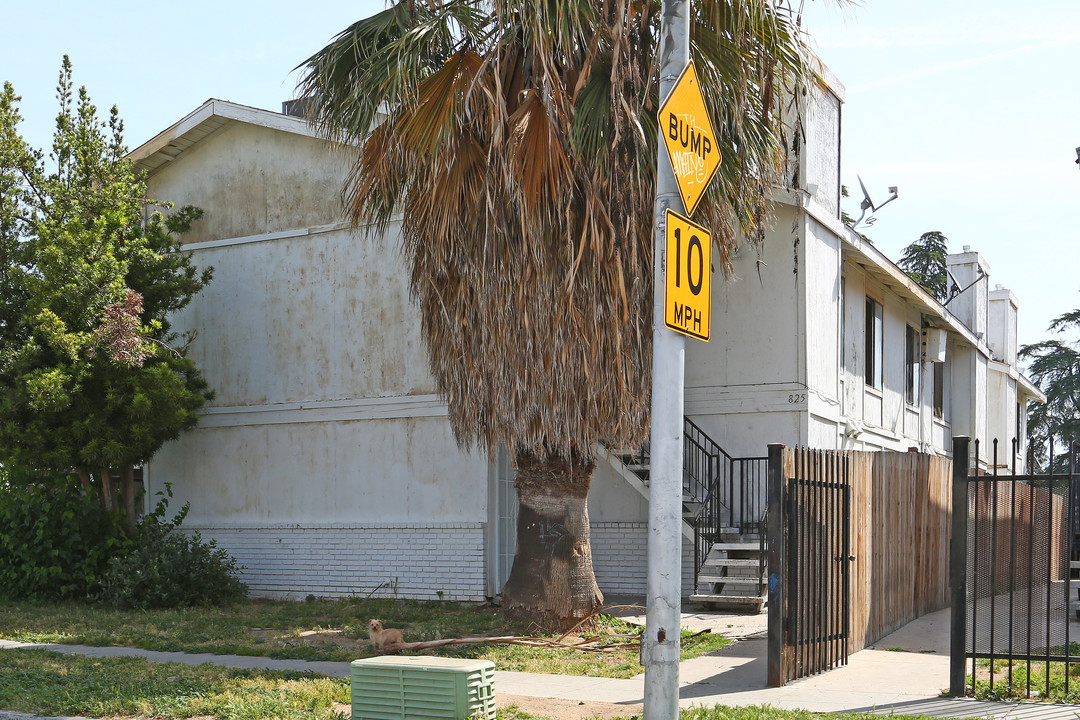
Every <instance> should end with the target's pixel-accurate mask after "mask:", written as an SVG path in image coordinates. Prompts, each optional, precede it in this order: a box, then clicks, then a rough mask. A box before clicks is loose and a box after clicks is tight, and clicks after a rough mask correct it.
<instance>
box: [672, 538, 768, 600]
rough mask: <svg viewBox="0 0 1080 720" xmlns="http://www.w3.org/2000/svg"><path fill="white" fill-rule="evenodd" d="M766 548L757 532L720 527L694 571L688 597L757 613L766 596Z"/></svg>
mask: <svg viewBox="0 0 1080 720" xmlns="http://www.w3.org/2000/svg"><path fill="white" fill-rule="evenodd" d="M767 552H768V548H766V547H765V546H764V544H763V543H762V542H761V536H760V535H756V534H751V533H740V532H739V530H738V528H724V529H723V530H722V531H721V534H720V538H719V540H718V542H716V543H714V544H713V546H712V549H711V550H710V551H709V554H708V556H707V557H706V558H705V562H704V563H703V564H702V566H701V570H700V571H699V572H698V578H697V588H696V592H695V593H694V594H693V595H691V596H690V600H691V601H693V602H700V603H704V604H705V605H706V606H708V607H709V608H710V609H714V610H731V611H733V612H746V613H760V612H761V610H762V608H763V607H764V606H765V601H766V599H767V598H768V585H767V578H766V574H767V572H768V569H767V560H768V558H767V557H765V553H767Z"/></svg>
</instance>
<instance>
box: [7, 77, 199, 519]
mask: <svg viewBox="0 0 1080 720" xmlns="http://www.w3.org/2000/svg"><path fill="white" fill-rule="evenodd" d="M57 97H58V99H59V102H60V112H59V114H58V116H57V120H56V130H55V133H54V139H53V147H52V152H51V154H50V155H49V163H48V164H49V166H50V167H49V169H47V168H46V161H45V158H44V154H43V153H42V152H41V151H38V150H34V149H32V148H30V147H29V146H28V145H27V144H26V142H25V141H24V140H23V138H22V137H21V136H20V134H19V123H20V122H21V117H20V115H19V112H18V102H19V99H20V98H19V97H18V96H17V95H16V94H15V91H14V89H13V88H12V86H11V85H10V84H9V83H5V85H4V90H3V93H2V95H0V290H2V291H3V300H2V301H0V463H5V462H7V463H14V464H17V465H20V466H22V467H24V468H27V469H29V470H31V471H34V472H37V473H40V474H47V473H68V472H71V473H75V474H77V475H78V477H79V478H80V480H81V481H82V486H83V488H84V490H85V491H86V492H89V493H96V494H97V495H98V497H99V498H100V501H101V506H102V508H103V509H104V510H105V511H109V512H111V511H116V510H123V511H124V512H125V514H126V516H127V521H128V523H129V525H130V526H133V524H134V520H135V517H134V516H135V502H136V498H135V488H134V483H133V473H134V467H135V466H136V465H139V464H141V463H143V462H145V461H146V460H148V459H149V458H150V457H151V456H152V455H153V454H154V453H155V452H156V451H157V450H158V449H159V448H160V447H161V446H162V445H163V444H164V443H165V442H166V441H167V440H170V439H172V438H174V437H176V436H177V435H178V434H179V433H180V432H181V431H182V430H183V429H185V428H188V427H191V426H193V425H194V424H195V422H196V421H197V416H196V414H195V411H196V410H198V408H199V407H200V406H201V405H202V404H203V402H204V401H205V400H206V399H207V398H208V397H210V392H209V391H208V389H207V385H206V382H205V380H204V379H203V378H202V375H201V374H200V373H199V371H198V369H197V368H195V366H194V364H193V363H192V361H191V360H190V359H189V358H188V357H187V352H186V340H185V339H183V338H178V337H177V336H176V335H175V333H172V332H171V330H170V326H169V323H168V320H167V315H168V313H170V312H172V311H175V310H179V309H180V308H182V307H184V306H185V305H187V303H188V302H189V301H190V300H191V298H192V296H193V295H194V294H195V293H197V292H199V290H201V289H202V287H203V286H204V285H205V284H206V283H207V282H209V281H210V277H211V271H210V270H209V269H205V270H202V271H199V270H197V269H196V268H195V267H194V266H193V265H192V264H191V262H190V259H189V257H188V255H187V254H185V253H183V252H181V250H182V248H181V245H180V241H179V239H178V238H177V234H180V233H183V232H184V231H186V230H187V229H188V228H189V227H190V224H191V223H192V222H193V221H195V220H197V219H198V217H199V215H200V214H201V212H200V211H199V210H198V209H196V208H183V209H180V210H179V211H177V212H174V213H172V214H171V215H170V216H169V217H168V218H165V217H164V216H163V215H162V214H161V212H154V213H152V214H149V211H150V210H151V209H152V208H154V206H155V205H157V206H159V207H169V206H168V205H160V204H158V203H154V202H153V201H150V200H148V199H147V197H146V187H145V185H144V184H143V183H142V181H141V180H140V179H139V177H138V176H137V175H136V173H135V170H134V167H133V165H132V163H131V162H130V161H129V160H128V159H127V158H126V157H125V153H126V149H125V147H124V144H123V123H122V122H121V120H120V118H119V115H118V113H117V110H116V108H115V107H114V108H113V109H112V112H111V113H110V117H109V119H108V121H107V122H105V121H102V120H100V119H99V117H98V114H97V109H96V108H95V107H94V105H93V104H92V103H91V101H90V97H89V95H88V94H87V92H86V89H85V88H80V89H79V91H78V95H77V98H76V97H75V96H74V95H73V92H72V80H71V63H70V61H69V60H68V58H67V57H66V56H65V58H64V61H63V65H62V68H61V71H60V81H59V84H58V87H57ZM147 214H149V217H146V215H147ZM117 481H118V482H117Z"/></svg>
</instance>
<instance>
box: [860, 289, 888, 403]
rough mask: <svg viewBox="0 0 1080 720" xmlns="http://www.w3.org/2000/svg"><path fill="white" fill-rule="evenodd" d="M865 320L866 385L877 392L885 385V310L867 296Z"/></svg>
mask: <svg viewBox="0 0 1080 720" xmlns="http://www.w3.org/2000/svg"><path fill="white" fill-rule="evenodd" d="M864 320H865V321H864V323H863V325H864V338H863V339H864V340H865V343H864V350H865V352H864V353H863V355H864V362H865V365H866V368H865V370H866V373H865V378H866V384H867V385H868V386H870V387H872V388H874V389H875V390H881V389H882V386H883V385H884V382H883V381H884V373H883V372H882V371H883V368H882V361H883V360H884V355H885V308H884V306H882V304H881V303H880V302H878V301H877V300H876V299H874V298H872V297H870V296H869V295H867V296H866V316H865V318H864Z"/></svg>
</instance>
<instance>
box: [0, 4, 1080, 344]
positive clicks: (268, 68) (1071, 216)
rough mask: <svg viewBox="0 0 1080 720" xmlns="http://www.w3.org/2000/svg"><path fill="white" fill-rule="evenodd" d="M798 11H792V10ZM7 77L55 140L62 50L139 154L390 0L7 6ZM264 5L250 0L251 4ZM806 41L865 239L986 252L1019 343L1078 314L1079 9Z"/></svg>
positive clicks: (950, 7)
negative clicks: (831, 111) (835, 120)
mask: <svg viewBox="0 0 1080 720" xmlns="http://www.w3.org/2000/svg"><path fill="white" fill-rule="evenodd" d="M796 4H797V3H796ZM7 5H8V6H7V7H5V9H4V19H5V25H6V26H7V32H6V33H5V36H6V37H5V42H4V43H2V44H0V80H9V81H11V82H12V83H13V84H14V85H15V88H16V90H17V91H18V92H19V94H20V95H22V97H23V102H22V105H21V108H22V113H23V116H24V117H25V118H26V124H25V131H24V134H25V135H26V137H27V138H28V139H29V140H30V141H31V143H32V144H34V145H36V146H38V147H43V146H47V144H48V143H49V142H50V137H51V132H52V121H53V117H54V115H55V112H56V105H55V100H54V97H53V96H54V88H55V85H56V77H57V73H58V70H59V67H60V59H61V56H62V55H63V54H64V53H67V54H68V55H70V56H71V59H72V62H73V63H74V66H75V82H76V85H80V84H82V85H86V87H87V89H88V90H89V92H90V95H91V97H92V98H93V99H94V101H95V102H96V104H97V105H98V107H99V108H100V109H101V110H102V111H105V110H107V109H108V107H110V106H111V105H113V104H116V105H118V106H119V109H120V114H121V117H123V118H124V120H125V125H126V137H127V141H128V144H129V146H131V147H135V146H137V145H139V144H141V143H143V142H145V141H146V140H148V139H150V138H151V137H153V136H154V135H155V134H157V133H158V132H160V131H161V130H164V129H165V128H166V127H168V126H169V125H171V124H172V123H174V122H175V121H177V120H179V119H180V118H181V117H183V116H184V115H186V114H187V113H188V112H190V111H191V110H193V109H195V108H196V107H197V106H198V105H199V104H201V103H202V102H203V101H204V100H206V99H207V98H210V97H216V98H222V99H226V100H232V101H234V102H238V103H242V104H245V105H253V106H256V107H263V108H268V109H280V107H281V101H282V100H286V99H288V98H290V97H292V93H293V87H294V85H295V82H296V74H295V73H293V72H292V68H293V67H295V66H296V65H297V64H299V63H300V62H302V61H303V60H304V59H305V58H306V57H308V56H309V55H310V54H311V53H313V52H315V51H316V50H318V49H319V48H320V47H322V46H323V45H324V44H325V43H326V42H327V41H328V40H329V39H330V38H331V37H332V36H333V35H334V34H335V33H337V32H338V31H340V30H342V29H344V28H345V27H346V26H347V25H348V24H349V23H351V22H352V21H354V20H356V19H359V18H361V17H364V16H366V15H369V14H371V13H372V12H375V11H377V10H380V9H382V7H383V6H384V5H383V0H360V1H354V2H308V3H302V4H301V3H295V2H289V3H285V2H278V1H276V0H264V2H261V3H259V4H258V5H251V4H248V3H230V2H214V3H212V2H206V1H204V0H191V1H189V2H185V3H183V4H182V5H152V4H149V3H145V2H139V3H136V2H129V1H127V0H121V1H110V2H107V3H105V2H103V3H87V2H85V0H80V1H79V2H49V1H48V0H43V1H42V2H38V3H27V2H12V3H8V4H7ZM256 8H257V9H256ZM803 25H804V27H805V28H806V29H807V31H808V32H809V33H810V34H811V35H812V36H813V40H812V45H813V46H814V47H815V49H816V51H817V52H818V54H819V55H820V56H821V58H822V59H823V60H824V61H825V63H826V64H827V65H828V66H829V67H830V69H831V70H832V71H833V72H834V73H835V74H836V75H837V76H838V77H839V78H840V80H841V82H842V83H843V84H844V85H845V87H846V89H847V96H846V103H845V106H844V110H843V113H844V114H843V128H844V129H843V141H842V142H843V157H842V170H841V173H842V180H843V182H844V183H845V184H846V185H848V187H849V188H852V195H853V197H851V198H849V200H848V201H847V210H848V212H849V213H852V214H854V215H856V216H857V215H858V214H859V210H858V200H859V199H860V198H859V192H858V190H857V188H858V181H857V180H856V174H858V175H860V176H861V177H862V178H863V180H864V181H865V183H866V185H867V188H868V190H869V191H870V193H871V196H872V197H873V198H874V199H875V200H876V201H879V202H880V200H881V199H883V198H884V197H886V196H887V195H888V193H887V190H886V188H887V187H888V186H890V185H896V186H898V187H899V192H900V197H899V199H898V200H896V201H895V202H893V203H891V204H890V205H888V206H887V207H885V208H883V209H882V210H881V212H880V214H879V216H878V219H877V221H876V223H875V224H874V226H873V227H872V228H870V229H869V230H867V231H866V232H867V234H868V235H869V236H870V237H871V238H872V239H873V240H874V242H875V243H876V244H877V245H878V247H879V248H881V249H882V250H883V251H884V252H885V253H886V254H887V255H888V256H890V257H892V258H894V259H896V258H898V257H899V256H900V253H901V251H902V249H903V248H904V247H905V246H906V245H907V244H908V243H910V242H911V241H913V240H914V239H916V238H917V237H918V236H919V235H920V234H921V233H923V232H926V231H928V230H940V231H941V232H943V233H944V234H945V235H946V236H947V237H948V238H949V241H950V249H952V250H954V251H959V250H960V249H961V247H962V246H964V245H970V246H971V247H972V249H974V250H978V251H980V252H982V253H983V254H984V255H985V256H986V258H987V260H988V261H989V264H990V269H991V277H990V283H991V287H993V286H995V285H997V284H1002V285H1004V286H1005V287H1008V288H1010V289H1012V290H1013V292H1014V293H1016V295H1017V296H1018V297H1019V299H1020V318H1021V319H1020V341H1021V342H1035V341H1037V340H1039V339H1041V338H1042V337H1044V335H1045V332H1044V331H1045V328H1046V326H1047V324H1048V323H1049V321H1050V320H1051V319H1052V318H1053V317H1056V316H1057V315H1059V314H1061V313H1062V312H1064V311H1066V310H1069V309H1072V308H1076V307H1078V306H1080V295H1078V292H1080V273H1078V272H1077V260H1078V259H1080V253H1078V252H1077V249H1076V238H1077V232H1076V231H1077V226H1078V225H1080V217H1078V214H1077V212H1076V210H1077V208H1078V207H1080V167H1078V166H1077V165H1075V164H1074V163H1073V161H1074V160H1075V158H1076V153H1075V150H1074V148H1075V147H1077V146H1080V3H1076V2H1075V0H1040V2H1038V3H1032V4H1029V5H1028V6H1026V7H1025V8H1024V9H1020V4H1018V3H1016V2H1008V3H1006V2H1003V1H997V0H982V1H981V2H979V3H977V4H969V3H948V2H941V0H904V2H896V0H866V1H865V3H864V4H863V5H862V6H861V7H859V6H851V7H849V8H846V9H844V10H838V9H837V8H836V5H835V4H834V3H829V2H824V1H823V0H806V3H805V14H804V21H803Z"/></svg>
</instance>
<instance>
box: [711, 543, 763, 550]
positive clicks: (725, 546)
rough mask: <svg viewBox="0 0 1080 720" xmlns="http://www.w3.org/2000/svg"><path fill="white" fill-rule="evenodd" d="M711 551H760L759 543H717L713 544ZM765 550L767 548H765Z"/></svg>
mask: <svg viewBox="0 0 1080 720" xmlns="http://www.w3.org/2000/svg"><path fill="white" fill-rule="evenodd" d="M712 549H713V550H761V549H762V548H761V543H759V542H718V543H713V546H712ZM765 549H766V550H768V549H769V548H768V547H766V548H765Z"/></svg>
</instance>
